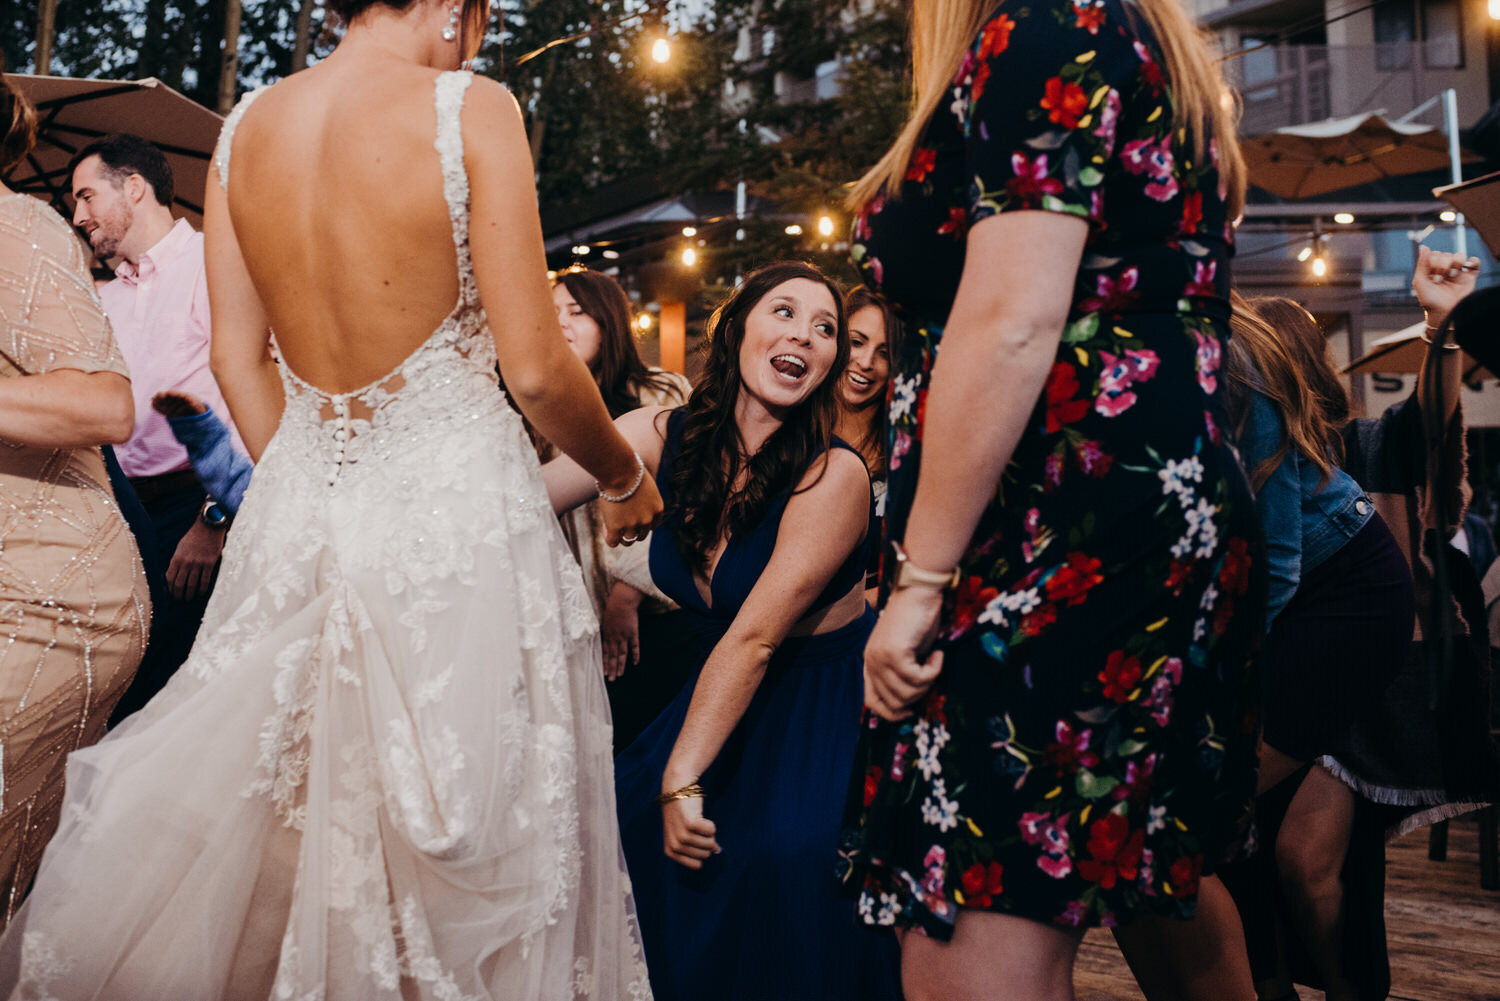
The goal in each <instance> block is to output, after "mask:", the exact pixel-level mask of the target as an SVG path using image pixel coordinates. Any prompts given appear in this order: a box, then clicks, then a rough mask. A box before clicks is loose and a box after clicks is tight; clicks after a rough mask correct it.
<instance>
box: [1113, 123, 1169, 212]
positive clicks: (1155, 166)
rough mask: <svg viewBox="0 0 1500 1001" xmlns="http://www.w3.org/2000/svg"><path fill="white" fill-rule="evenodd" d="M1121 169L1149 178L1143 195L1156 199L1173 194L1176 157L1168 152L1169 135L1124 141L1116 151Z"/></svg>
mask: <svg viewBox="0 0 1500 1001" xmlns="http://www.w3.org/2000/svg"><path fill="white" fill-rule="evenodd" d="M1120 159H1121V160H1122V161H1123V162H1124V164H1125V169H1126V170H1128V171H1129V172H1130V173H1132V174H1144V175H1146V176H1147V177H1148V178H1150V182H1149V183H1148V184H1147V185H1146V196H1147V197H1148V198H1152V199H1155V200H1156V201H1158V202H1169V201H1171V200H1172V199H1173V198H1176V197H1177V178H1176V176H1175V171H1176V168H1177V160H1176V158H1175V157H1174V156H1173V155H1172V146H1171V136H1163V137H1161V138H1160V139H1136V140H1134V141H1132V142H1128V143H1126V144H1125V148H1124V150H1122V151H1121V153H1120Z"/></svg>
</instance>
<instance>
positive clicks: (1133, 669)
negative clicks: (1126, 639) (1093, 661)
mask: <svg viewBox="0 0 1500 1001" xmlns="http://www.w3.org/2000/svg"><path fill="white" fill-rule="evenodd" d="M1099 680H1100V681H1102V682H1104V697H1105V698H1106V699H1109V700H1110V701H1111V702H1115V703H1118V704H1120V705H1124V704H1125V703H1126V702H1129V701H1130V694H1131V693H1132V692H1133V691H1135V686H1136V685H1139V684H1140V683H1141V662H1140V659H1139V658H1137V657H1127V656H1125V651H1124V650H1113V651H1111V652H1110V655H1109V658H1108V659H1107V660H1105V662H1104V670H1102V671H1100V672H1099Z"/></svg>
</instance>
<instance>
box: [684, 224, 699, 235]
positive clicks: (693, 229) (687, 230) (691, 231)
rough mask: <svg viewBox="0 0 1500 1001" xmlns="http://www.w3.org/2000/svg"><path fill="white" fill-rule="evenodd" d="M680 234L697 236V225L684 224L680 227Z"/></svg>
mask: <svg viewBox="0 0 1500 1001" xmlns="http://www.w3.org/2000/svg"><path fill="white" fill-rule="evenodd" d="M682 235H683V236H697V235H698V227H697V226H684V227H682Z"/></svg>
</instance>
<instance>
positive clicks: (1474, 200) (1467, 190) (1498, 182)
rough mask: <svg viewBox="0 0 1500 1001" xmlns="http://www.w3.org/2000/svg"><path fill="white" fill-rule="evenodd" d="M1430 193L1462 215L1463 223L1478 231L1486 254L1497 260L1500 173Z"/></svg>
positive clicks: (1499, 223)
mask: <svg viewBox="0 0 1500 1001" xmlns="http://www.w3.org/2000/svg"><path fill="white" fill-rule="evenodd" d="M1432 193H1433V194H1434V195H1436V196H1437V197H1439V198H1441V199H1442V200H1443V201H1445V202H1447V203H1448V204H1449V205H1452V206H1453V207H1454V208H1456V209H1458V210H1459V211H1460V212H1462V213H1463V214H1464V223H1465V224H1466V225H1467V226H1468V227H1469V228H1470V229H1473V230H1478V232H1479V235H1480V236H1481V237H1482V238H1483V239H1484V245H1485V246H1486V247H1489V248H1490V254H1491V255H1492V256H1495V257H1500V171H1496V172H1495V173H1493V174H1486V175H1484V176H1483V177H1476V178H1475V179H1474V180H1472V181H1465V182H1464V183H1462V184H1450V185H1448V186H1447V187H1443V188H1433V189H1432Z"/></svg>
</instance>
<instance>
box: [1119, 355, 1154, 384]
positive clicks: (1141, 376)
mask: <svg viewBox="0 0 1500 1001" xmlns="http://www.w3.org/2000/svg"><path fill="white" fill-rule="evenodd" d="M1125 357H1126V358H1129V359H1130V365H1131V368H1132V369H1133V370H1134V372H1135V381H1136V382H1145V381H1146V380H1147V379H1149V378H1151V377H1152V376H1153V375H1155V374H1156V367H1157V366H1158V365H1159V364H1161V360H1160V359H1159V358H1157V357H1156V352H1155V351H1152V350H1150V349H1149V348H1143V349H1140V350H1137V349H1135V348H1126V349H1125Z"/></svg>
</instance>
